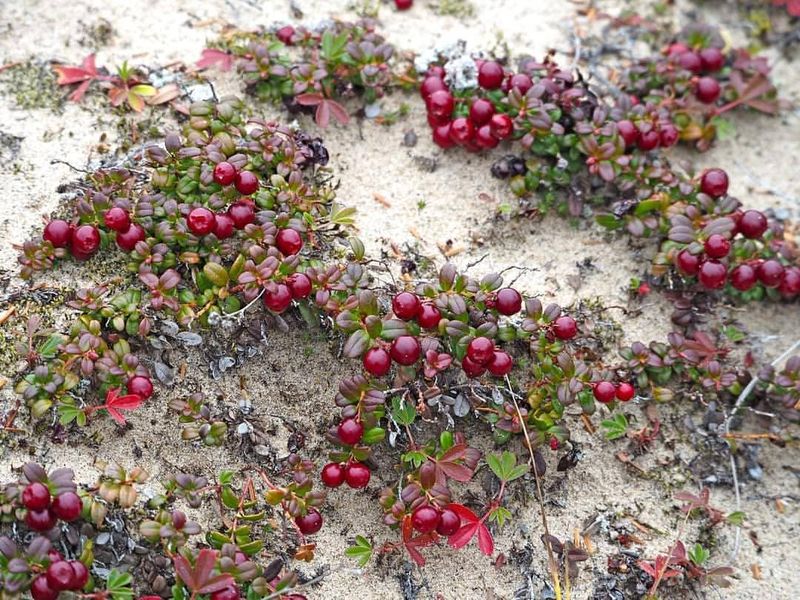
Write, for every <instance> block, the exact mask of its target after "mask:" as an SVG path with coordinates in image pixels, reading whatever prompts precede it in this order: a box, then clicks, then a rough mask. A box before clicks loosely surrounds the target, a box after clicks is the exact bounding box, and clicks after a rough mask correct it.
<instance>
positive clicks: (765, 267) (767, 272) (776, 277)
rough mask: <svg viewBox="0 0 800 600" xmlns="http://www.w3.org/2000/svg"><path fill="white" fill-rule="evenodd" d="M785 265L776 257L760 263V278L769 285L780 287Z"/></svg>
mask: <svg viewBox="0 0 800 600" xmlns="http://www.w3.org/2000/svg"><path fill="white" fill-rule="evenodd" d="M783 272H784V269H783V265H782V264H781V263H779V262H778V261H777V260H775V259H774V258H771V259H769V260H765V261H764V262H763V263H761V264H760V265H758V279H759V281H761V283H763V284H764V285H765V286H767V287H778V286H779V285H780V283H781V278H782V277H783Z"/></svg>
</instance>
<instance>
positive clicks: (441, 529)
mask: <svg viewBox="0 0 800 600" xmlns="http://www.w3.org/2000/svg"><path fill="white" fill-rule="evenodd" d="M460 528H461V517H459V516H458V515H457V514H456V512H455V511H452V510H450V509H449V508H445V509H444V510H443V511H442V512H441V514H440V515H439V524H438V525H437V526H436V533H438V534H439V535H445V536H448V535H453V534H454V533H455V532H456V531H458V530H459V529H460Z"/></svg>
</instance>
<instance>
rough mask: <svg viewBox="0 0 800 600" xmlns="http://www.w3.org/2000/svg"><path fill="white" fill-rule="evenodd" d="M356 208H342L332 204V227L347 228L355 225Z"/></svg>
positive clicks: (339, 205)
mask: <svg viewBox="0 0 800 600" xmlns="http://www.w3.org/2000/svg"><path fill="white" fill-rule="evenodd" d="M355 216H356V208H355V207H354V206H342V205H341V204H337V203H336V202H334V203H333V204H332V205H331V216H330V219H331V223H333V224H334V225H341V226H349V225H353V224H355V222H356V220H355Z"/></svg>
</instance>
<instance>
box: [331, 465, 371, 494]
mask: <svg viewBox="0 0 800 600" xmlns="http://www.w3.org/2000/svg"><path fill="white" fill-rule="evenodd" d="M371 476H372V473H371V471H370V470H369V467H368V466H367V465H365V464H364V463H362V462H359V461H357V460H354V461H350V462H348V463H346V464H341V463H328V464H327V465H325V466H324V467H323V468H322V475H321V478H322V483H324V484H325V485H326V486H328V487H330V488H336V487H339V486H340V485H342V484H343V483H347V485H348V486H349V487H351V488H353V489H360V488H365V487H367V485H368V484H369V479H370V477H371Z"/></svg>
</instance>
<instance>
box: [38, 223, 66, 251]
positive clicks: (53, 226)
mask: <svg viewBox="0 0 800 600" xmlns="http://www.w3.org/2000/svg"><path fill="white" fill-rule="evenodd" d="M42 238H43V239H44V240H46V241H48V242H50V243H51V244H53V247H54V248H66V247H67V246H69V245H70V242H72V227H70V225H69V223H67V222H66V221H64V220H62V219H53V220H52V221H50V222H49V223H48V224H47V225H45V226H44V231H43V232H42Z"/></svg>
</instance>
